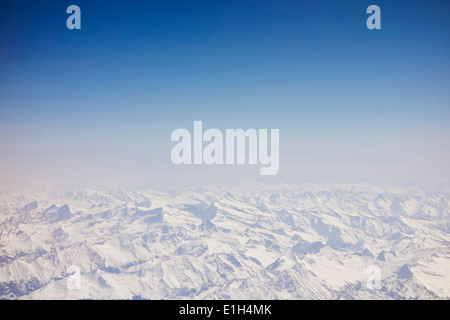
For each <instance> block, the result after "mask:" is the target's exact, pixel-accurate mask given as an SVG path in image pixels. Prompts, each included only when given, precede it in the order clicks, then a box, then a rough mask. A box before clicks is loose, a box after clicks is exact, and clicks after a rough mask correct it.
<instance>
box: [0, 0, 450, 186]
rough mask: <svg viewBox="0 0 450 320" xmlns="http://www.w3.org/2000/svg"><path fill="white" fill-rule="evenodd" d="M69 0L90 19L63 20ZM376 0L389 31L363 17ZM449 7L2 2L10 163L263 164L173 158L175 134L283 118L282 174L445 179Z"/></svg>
mask: <svg viewBox="0 0 450 320" xmlns="http://www.w3.org/2000/svg"><path fill="white" fill-rule="evenodd" d="M71 4H76V5H78V6H80V8H81V17H82V22H81V24H82V29H81V30H68V29H67V28H66V19H67V17H68V14H66V8H67V7H68V6H69V5H71ZM371 4H377V5H378V6H380V8H381V19H382V22H381V24H382V29H381V30H368V29H367V28H366V19H367V17H368V15H367V14H366V8H367V7H368V6H369V5H371ZM449 15H450V4H449V3H448V2H446V1H424V0H420V1H412V0H410V1H360V0H354V1H321V0H316V1H126V2H125V1H74V2H68V1H42V2H41V1H40V2H39V3H37V2H35V1H23V0H19V1H8V2H6V3H2V8H1V11H0V148H1V149H0V150H1V152H0V165H1V169H2V170H1V171H2V173H5V175H6V174H7V173H8V174H9V175H12V176H14V175H17V176H20V177H21V178H25V179H26V178H29V179H31V177H32V176H33V177H34V176H35V175H36V172H39V173H40V176H42V177H51V178H54V179H58V178H61V179H75V178H79V177H83V176H86V178H92V179H93V180H95V181H103V180H105V179H106V177H108V179H109V180H110V182H117V183H129V184H134V182H136V184H139V185H143V184H146V181H150V180H152V181H161V180H172V179H174V181H175V180H176V179H175V178H174V177H175V176H179V177H182V179H183V181H186V180H188V181H189V180H192V177H193V176H195V177H198V176H199V175H204V176H205V177H210V178H211V179H213V180H214V179H216V178H217V179H219V178H220V177H221V176H224V175H226V176H230V175H231V176H233V177H236V176H241V175H242V172H245V174H244V175H245V176H246V177H253V176H254V175H255V174H257V172H258V170H259V169H258V168H253V167H252V168H249V167H248V166H245V167H243V168H226V169H225V168H206V169H205V168H192V167H184V168H174V167H173V165H172V164H171V162H170V148H171V147H172V144H171V142H170V133H171V132H172V131H173V130H174V129H176V128H179V127H186V128H189V129H191V127H192V124H193V121H194V120H203V123H204V126H206V127H216V128H219V129H223V130H224V129H225V128H239V127H242V128H250V127H252V128H279V129H280V139H281V148H282V149H281V151H280V152H281V154H280V162H281V164H280V174H279V176H278V177H277V179H281V180H282V179H284V178H285V179H287V180H292V181H294V182H304V181H309V182H310V181H313V182H314V181H334V182H372V181H373V182H377V181H378V180H380V181H384V180H383V179H382V178H380V177H386V178H389V179H387V180H390V179H392V180H394V181H400V180H414V179H444V180H446V179H448V178H450V173H449V172H450V170H448V165H447V163H450V162H449V161H450V155H449V151H447V150H450V132H449V124H450V88H449V86H450V81H449V80H450V72H449V71H450V62H449V57H450V41H449V40H450V36H449V35H450V19H449ZM223 171H225V172H226V173H225V174H224V173H223ZM83 173H84V174H83ZM216 174H217V176H216ZM180 179H181V178H180ZM274 179H275V178H274ZM105 181H106V180H105ZM270 181H271V180H270ZM149 184H151V183H149Z"/></svg>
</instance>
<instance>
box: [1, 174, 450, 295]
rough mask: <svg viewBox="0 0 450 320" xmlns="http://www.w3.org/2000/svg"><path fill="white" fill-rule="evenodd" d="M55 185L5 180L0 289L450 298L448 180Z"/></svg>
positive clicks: (34, 292) (29, 292)
mask: <svg viewBox="0 0 450 320" xmlns="http://www.w3.org/2000/svg"><path fill="white" fill-rule="evenodd" d="M55 190H57V191H55ZM55 190H50V191H49V190H43V189H42V190H38V191H35V192H33V191H27V192H24V191H22V192H21V193H23V194H21V193H17V192H13V191H10V190H8V189H7V188H3V189H2V192H1V197H0V298H2V299H17V298H19V299H416V298H418V299H449V298H450V192H449V191H448V190H447V189H443V188H441V189H437V190H431V189H429V188H420V187H404V188H393V187H392V188H380V187H374V186H368V185H326V184H322V185H282V184H279V185H264V184H254V183H248V184H240V185H237V186H216V185H205V186H201V187H196V188H191V189H189V190H187V189H185V190H182V191H174V192H158V191H153V190H147V191H142V192H136V191H125V190H120V191H117V190H116V191H113V190H104V189H99V190H94V189H80V188H74V189H73V190H68V189H67V188H66V189H55ZM62 190H64V191H62ZM372 265H376V266H378V267H379V270H380V274H379V275H380V280H381V282H380V288H379V289H376V288H372V289H369V287H368V284H367V279H368V277H369V274H368V273H367V270H368V267H369V266H372ZM70 266H77V267H78V268H79V270H80V278H79V279H80V289H73V288H70V287H68V285H67V284H68V282H67V280H68V279H69V277H72V276H73V275H71V273H70V272H71V271H70V270H71V269H69V267H70Z"/></svg>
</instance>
